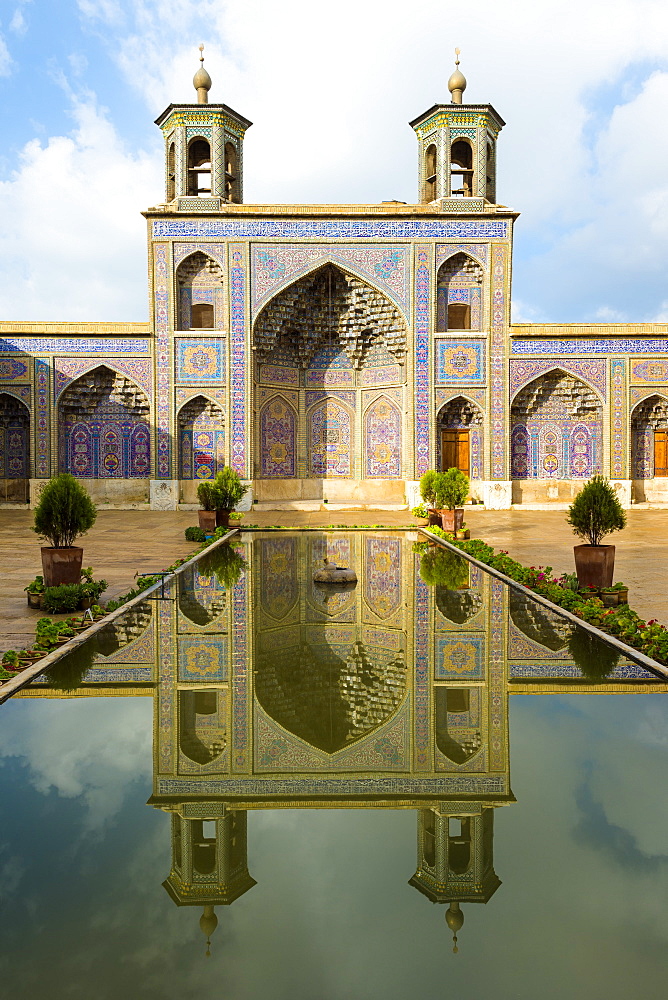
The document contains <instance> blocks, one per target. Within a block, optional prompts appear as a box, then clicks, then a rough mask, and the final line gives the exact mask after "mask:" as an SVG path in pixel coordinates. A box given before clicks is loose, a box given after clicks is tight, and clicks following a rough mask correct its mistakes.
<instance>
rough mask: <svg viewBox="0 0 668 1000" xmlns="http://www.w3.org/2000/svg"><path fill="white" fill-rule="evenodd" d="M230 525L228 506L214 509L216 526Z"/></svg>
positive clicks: (225, 526)
mask: <svg viewBox="0 0 668 1000" xmlns="http://www.w3.org/2000/svg"><path fill="white" fill-rule="evenodd" d="M229 526H230V511H229V508H227V507H224V508H221V509H220V510H217V511H216V527H217V528H229Z"/></svg>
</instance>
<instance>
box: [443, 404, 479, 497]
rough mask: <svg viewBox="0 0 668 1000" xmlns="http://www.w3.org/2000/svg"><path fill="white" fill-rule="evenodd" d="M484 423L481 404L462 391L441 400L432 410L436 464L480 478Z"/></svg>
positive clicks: (472, 477)
mask: <svg viewBox="0 0 668 1000" xmlns="http://www.w3.org/2000/svg"><path fill="white" fill-rule="evenodd" d="M484 424H485V414H484V412H483V410H482V407H481V406H480V404H479V403H477V402H476V401H475V400H473V399H471V398H470V397H468V396H467V395H466V394H465V393H459V394H458V395H455V396H451V397H450V399H447V400H445V402H443V404H442V405H441V406H440V408H439V409H438V411H437V413H436V437H437V441H436V450H437V460H438V467H439V468H440V469H443V470H447V469H450V468H456V469H460V471H461V472H464V473H465V474H466V475H467V476H469V478H470V479H482V478H483V467H484V461H483V440H484V439H483V435H484Z"/></svg>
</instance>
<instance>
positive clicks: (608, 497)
mask: <svg viewBox="0 0 668 1000" xmlns="http://www.w3.org/2000/svg"><path fill="white" fill-rule="evenodd" d="M566 520H567V522H568V524H570V525H571V527H572V528H573V532H574V534H576V535H577V536H578V538H586V539H587V541H586V542H584V543H582V544H581V545H575V546H573V553H574V555H575V571H576V573H577V575H578V582H579V584H580V586H581V587H597V588H599V589H600V588H603V587H611V586H612V576H613V573H614V570H615V546H614V545H601V542H602V540H603V539H604V538H605V536H606V535H609V534H610V533H611V532H613V531H621V530H622V528H624V527H625V525H626V515H625V513H624V511H623V510H622V505H621V504H620V502H619V499H618V497H617V494H616V493H615V491H614V490H613V488H612V486H611V485H610V483H609V482H608V480H607V479H606V478H605V476H594V477H593V478H592V479H590V480H589V482H588V483H585V485H584V486H583V487H582V489H581V490H580V492H579V493H578V495H577V496H576V498H575V500H574V501H573V503H572V504H571V506H570V507H569V508H568V517H567V518H566Z"/></svg>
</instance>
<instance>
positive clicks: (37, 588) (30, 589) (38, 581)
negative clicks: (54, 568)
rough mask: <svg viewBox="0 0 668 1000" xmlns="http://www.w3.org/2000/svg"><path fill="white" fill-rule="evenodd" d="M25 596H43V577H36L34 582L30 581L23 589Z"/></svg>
mask: <svg viewBox="0 0 668 1000" xmlns="http://www.w3.org/2000/svg"><path fill="white" fill-rule="evenodd" d="M23 589H24V590H25V592H26V593H27V594H43V593H44V577H43V576H36V577H35V579H34V580H31V581H30V583H29V584H28V586H27V587H24V588H23Z"/></svg>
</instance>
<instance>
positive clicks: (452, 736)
mask: <svg viewBox="0 0 668 1000" xmlns="http://www.w3.org/2000/svg"><path fill="white" fill-rule="evenodd" d="M479 697H480V692H479V690H478V689H475V688H474V689H471V688H459V687H444V686H443V685H440V684H439V685H438V687H437V688H436V690H435V703H436V704H435V715H436V719H435V721H436V746H437V747H438V749H439V750H440V752H441V753H442V754H443V756H444V757H447V758H448V760H449V761H451V762H452V763H453V764H465V763H466V762H467V761H469V760H470V759H471V758H472V757H473V756H474V755H475V754H477V753H478V751H479V750H480V747H481V742H482V741H481V734H480V722H479V718H478V717H477V716H478V715H479V705H478V700H479ZM474 701H475V702H476V704H475V706H474V704H473V702H474ZM474 708H477V712H475V713H474V711H473V710H474ZM474 715H475V716H476V717H475V718H474Z"/></svg>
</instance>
